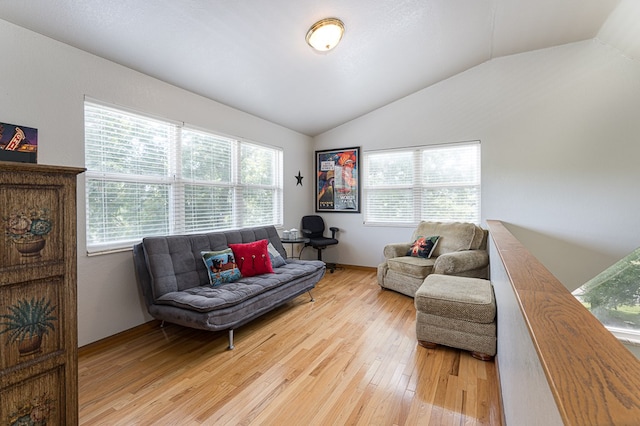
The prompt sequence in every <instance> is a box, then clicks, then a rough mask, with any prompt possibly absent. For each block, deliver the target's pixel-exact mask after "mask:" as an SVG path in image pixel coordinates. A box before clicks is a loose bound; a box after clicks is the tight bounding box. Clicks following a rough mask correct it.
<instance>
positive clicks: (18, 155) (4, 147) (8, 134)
mask: <svg viewBox="0 0 640 426" xmlns="http://www.w3.org/2000/svg"><path fill="white" fill-rule="evenodd" d="M37 154H38V130H37V129H33V128H31V127H24V126H18V125H15V124H9V123H0V160H2V161H17V162H21V163H35V162H36V161H37Z"/></svg>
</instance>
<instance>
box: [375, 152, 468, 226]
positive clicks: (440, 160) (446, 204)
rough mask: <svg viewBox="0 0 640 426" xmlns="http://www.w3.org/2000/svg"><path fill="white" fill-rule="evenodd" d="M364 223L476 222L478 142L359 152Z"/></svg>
mask: <svg viewBox="0 0 640 426" xmlns="http://www.w3.org/2000/svg"><path fill="white" fill-rule="evenodd" d="M363 163H364V164H363V171H364V179H363V203H364V216H365V223H368V224H390V225H393V224H402V225H415V224H417V223H418V222H419V221H421V220H433V221H441V222H454V221H460V222H474V223H479V222H480V143H479V142H472V143H460V144H448V145H438V146H422V147H415V148H407V149H395V150H382V151H370V152H365V153H364V155H363Z"/></svg>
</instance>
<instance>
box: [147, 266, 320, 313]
mask: <svg viewBox="0 0 640 426" xmlns="http://www.w3.org/2000/svg"><path fill="white" fill-rule="evenodd" d="M324 267H325V265H324V262H321V261H318V260H305V261H300V260H292V261H290V262H289V263H287V264H285V265H283V266H282V267H280V268H276V269H275V270H274V273H273V274H262V275H256V276H253V277H243V278H241V279H240V280H238V281H236V282H233V283H228V284H225V285H222V286H218V287H211V286H209V285H205V286H197V287H192V288H188V289H185V290H183V291H173V292H169V293H166V294H164V295H162V296H161V297H159V298H157V299H156V303H158V304H162V305H171V306H176V307H179V308H185V309H189V310H194V311H198V312H209V311H213V310H216V309H221V308H225V307H228V306H233V305H237V304H239V303H242V302H244V301H245V300H247V299H250V298H252V297H255V296H257V295H259V294H260V293H264V292H266V291H268V290H270V289H272V288H274V287H278V286H280V285H282V284H283V283H289V282H291V281H294V280H296V279H301V278H303V277H305V276H308V275H309V274H312V273H314V272H316V271H319V270H321V269H323V268H324Z"/></svg>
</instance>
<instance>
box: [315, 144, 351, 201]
mask: <svg viewBox="0 0 640 426" xmlns="http://www.w3.org/2000/svg"><path fill="white" fill-rule="evenodd" d="M316 212H345V213H360V147H355V148H342V149H330V150H325V151H316Z"/></svg>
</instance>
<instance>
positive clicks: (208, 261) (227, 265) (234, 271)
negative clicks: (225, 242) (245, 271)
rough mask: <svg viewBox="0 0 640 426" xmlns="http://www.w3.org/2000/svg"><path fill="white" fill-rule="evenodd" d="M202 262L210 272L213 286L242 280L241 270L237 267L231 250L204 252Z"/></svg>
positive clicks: (210, 280)
mask: <svg viewBox="0 0 640 426" xmlns="http://www.w3.org/2000/svg"><path fill="white" fill-rule="evenodd" d="M202 260H203V261H204V264H205V266H206V267H207V271H208V272H209V283H210V284H211V285H212V286H214V287H215V286H219V285H220V284H223V283H232V282H234V281H238V280H239V279H240V276H241V275H240V269H238V266H237V265H236V261H235V258H234V257H233V251H232V250H231V249H230V248H228V249H225V250H220V251H203V252H202Z"/></svg>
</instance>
